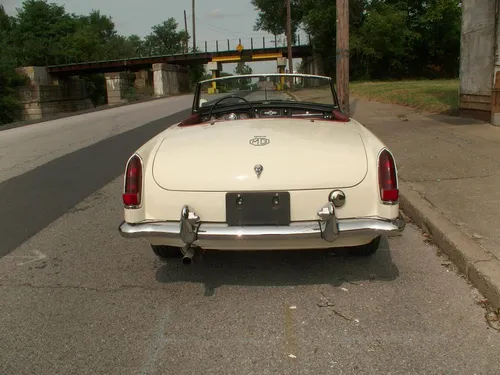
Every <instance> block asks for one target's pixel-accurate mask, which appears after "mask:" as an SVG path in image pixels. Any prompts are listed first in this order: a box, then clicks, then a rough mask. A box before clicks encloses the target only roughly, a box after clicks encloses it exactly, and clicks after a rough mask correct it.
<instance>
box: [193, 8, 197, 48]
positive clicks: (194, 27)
mask: <svg viewBox="0 0 500 375" xmlns="http://www.w3.org/2000/svg"><path fill="white" fill-rule="evenodd" d="M193 52H194V53H196V21H195V10H194V0H193Z"/></svg>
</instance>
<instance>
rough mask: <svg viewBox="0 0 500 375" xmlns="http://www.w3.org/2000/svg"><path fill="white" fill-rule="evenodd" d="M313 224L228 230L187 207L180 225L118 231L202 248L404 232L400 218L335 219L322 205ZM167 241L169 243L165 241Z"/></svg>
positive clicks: (153, 224) (330, 207)
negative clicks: (236, 243)
mask: <svg viewBox="0 0 500 375" xmlns="http://www.w3.org/2000/svg"><path fill="white" fill-rule="evenodd" d="M318 216H319V217H320V219H319V220H317V221H307V222H294V223H292V224H291V225H289V226H249V227H230V226H228V225H226V224H220V223H203V222H201V221H200V218H199V217H198V216H197V215H196V214H194V213H193V212H192V211H191V210H190V209H189V207H187V206H185V207H184V208H183V210H182V214H181V219H180V221H177V222H173V221H145V222H141V223H127V222H123V223H122V224H121V225H120V227H119V232H120V234H121V235H122V236H123V237H125V238H161V239H164V240H167V241H166V242H172V243H177V242H178V241H179V240H181V241H182V243H183V244H185V245H198V246H200V247H203V243H205V242H212V243H213V242H215V241H217V242H226V241H228V242H230V241H251V242H254V241H280V242H282V241H286V242H293V241H297V240H322V241H325V242H329V243H331V242H335V241H336V240H337V239H338V238H339V237H344V236H352V235H355V236H365V235H366V236H370V235H373V236H377V235H385V236H388V237H393V236H399V235H401V233H402V232H403V230H404V228H405V225H406V223H405V221H404V219H403V218H402V217H401V216H400V217H398V218H397V219H395V220H385V219H381V218H359V219H339V220H337V219H336V217H335V213H334V208H333V205H326V206H325V207H323V208H322V209H321V210H320V211H319V212H318ZM168 240H170V241H168Z"/></svg>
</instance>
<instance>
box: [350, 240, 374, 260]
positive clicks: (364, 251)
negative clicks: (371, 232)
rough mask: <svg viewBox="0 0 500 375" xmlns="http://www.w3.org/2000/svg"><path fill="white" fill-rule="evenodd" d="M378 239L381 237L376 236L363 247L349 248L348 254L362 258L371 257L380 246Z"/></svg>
mask: <svg viewBox="0 0 500 375" xmlns="http://www.w3.org/2000/svg"><path fill="white" fill-rule="evenodd" d="M380 239H381V236H378V237H376V238H374V239H373V240H372V241H371V242H369V243H367V244H365V245H361V246H355V247H351V248H349V254H350V255H354V256H363V257H368V256H371V255H373V254H375V253H376V252H377V250H378V247H379V246H380Z"/></svg>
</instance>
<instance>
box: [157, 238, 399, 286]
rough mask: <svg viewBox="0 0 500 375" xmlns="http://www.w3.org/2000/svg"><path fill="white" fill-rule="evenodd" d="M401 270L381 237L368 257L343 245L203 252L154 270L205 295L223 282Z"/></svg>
mask: <svg viewBox="0 0 500 375" xmlns="http://www.w3.org/2000/svg"><path fill="white" fill-rule="evenodd" d="M398 276H399V269H398V268H397V266H396V265H395V264H394V263H393V261H392V256H391V251H390V246H389V243H388V241H387V239H386V238H382V241H381V242H380V247H379V249H378V251H377V253H376V254H375V255H373V256H371V257H357V256H350V255H349V254H348V253H347V251H346V249H335V250H333V249H331V250H304V251H302V250H280V251H207V252H204V253H203V255H202V256H201V257H200V259H199V260H198V261H197V262H196V263H195V264H191V265H183V264H182V262H181V260H180V259H175V260H169V261H168V262H167V263H164V264H163V265H162V266H161V267H160V268H159V269H158V270H157V273H156V279H157V280H158V281H159V282H160V283H166V284H168V283H177V282H190V283H202V284H204V286H205V296H213V295H214V294H215V290H216V289H217V288H218V287H220V286H223V285H241V286H296V285H324V284H329V285H332V286H340V285H342V284H344V283H357V282H362V281H370V280H372V281H373V280H379V281H380V280H382V281H392V280H394V279H396V278H397V277H398Z"/></svg>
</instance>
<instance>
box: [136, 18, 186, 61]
mask: <svg viewBox="0 0 500 375" xmlns="http://www.w3.org/2000/svg"><path fill="white" fill-rule="evenodd" d="M177 27H178V24H177V22H176V21H175V19H174V18H172V17H171V18H169V19H168V20H166V21H163V22H162V23H160V24H158V25H155V26H153V28H152V32H151V34H149V35H148V36H146V38H145V47H146V50H147V51H148V53H150V54H151V55H160V54H163V55H164V54H174V53H181V52H182V51H183V41H184V40H186V32H185V31H183V30H181V31H178V30H177Z"/></svg>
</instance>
